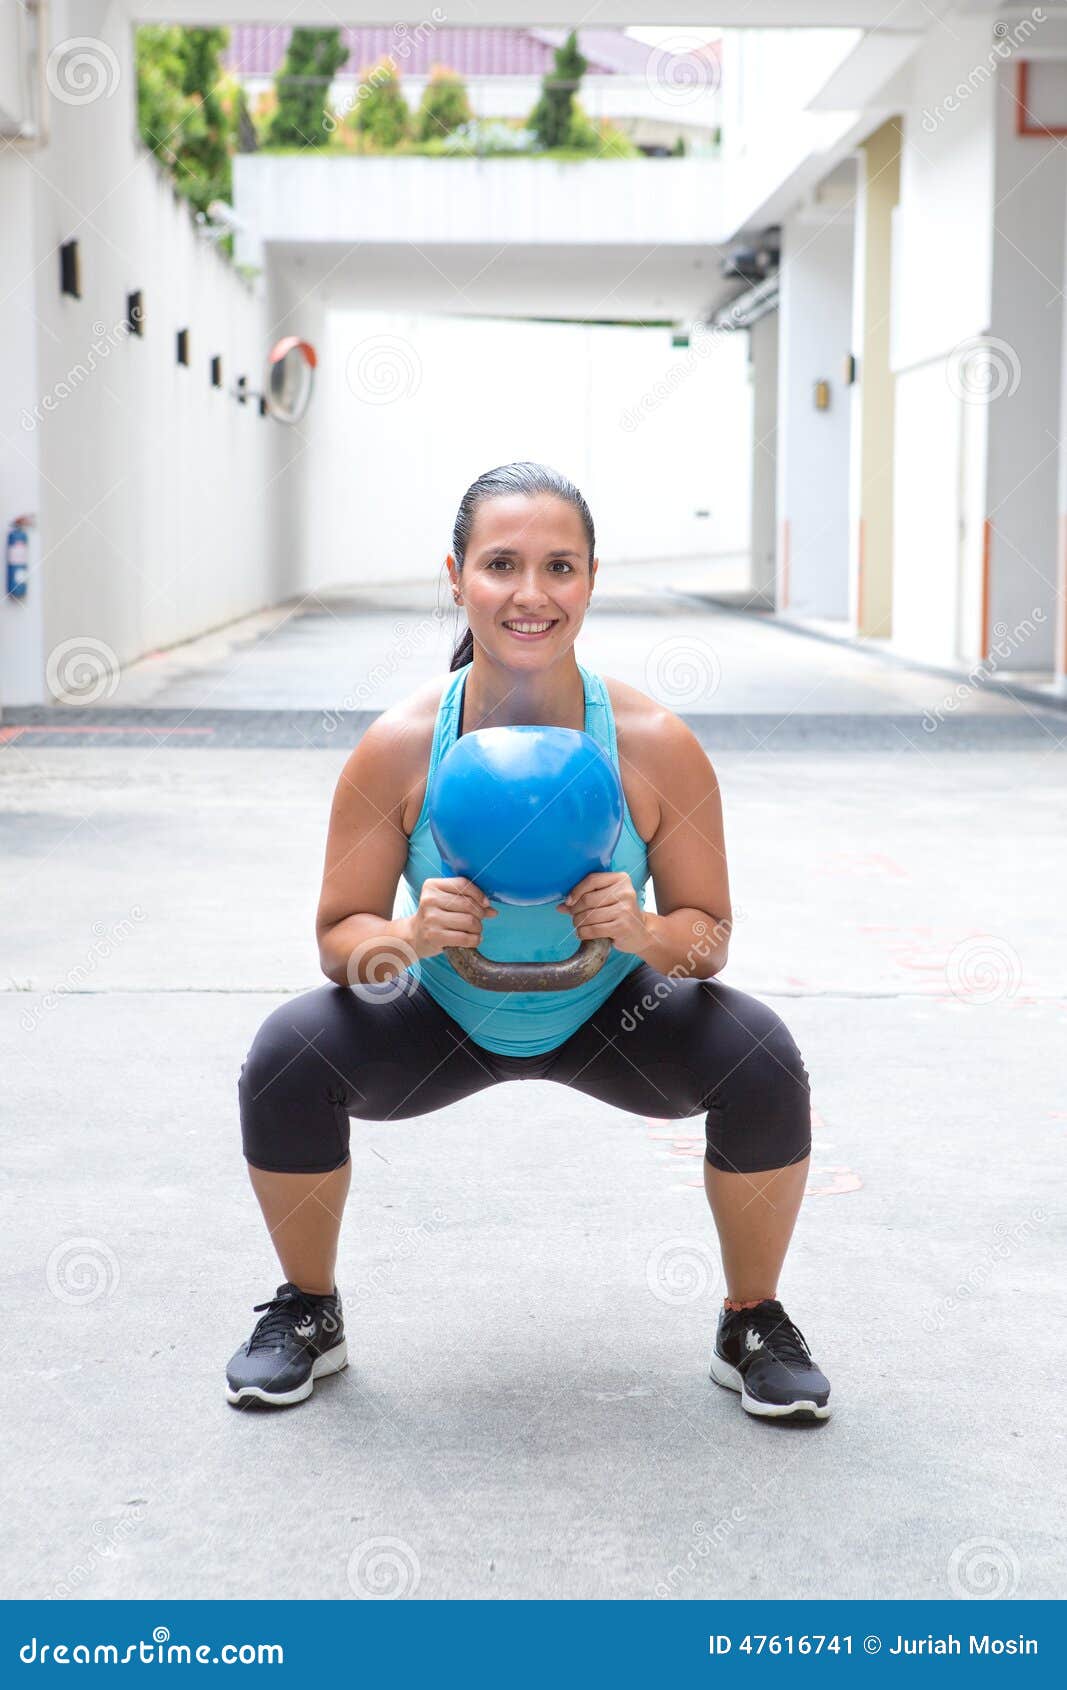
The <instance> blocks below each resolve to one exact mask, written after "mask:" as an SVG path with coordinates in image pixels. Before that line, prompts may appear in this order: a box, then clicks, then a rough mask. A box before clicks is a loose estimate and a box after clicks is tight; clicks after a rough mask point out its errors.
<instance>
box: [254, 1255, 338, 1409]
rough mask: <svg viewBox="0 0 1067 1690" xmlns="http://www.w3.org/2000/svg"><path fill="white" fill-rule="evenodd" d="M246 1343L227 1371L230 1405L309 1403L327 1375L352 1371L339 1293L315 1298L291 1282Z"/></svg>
mask: <svg viewBox="0 0 1067 1690" xmlns="http://www.w3.org/2000/svg"><path fill="white" fill-rule="evenodd" d="M255 1309H256V1313H257V1314H258V1313H259V1311H260V1309H266V1311H267V1312H266V1314H265V1315H264V1316H263V1318H262V1320H259V1321H257V1322H256V1326H255V1329H254V1331H253V1333H252V1336H251V1338H249V1340H248V1342H247V1343H246V1344H242V1345H241V1348H240V1349H239V1350H238V1351H237V1353H236V1355H235V1356H233V1357H232V1358H231V1361H230V1365H229V1366H228V1367H227V1369H226V1400H227V1402H232V1403H237V1404H238V1405H241V1404H244V1403H247V1402H265V1403H273V1404H274V1405H276V1406H277V1407H285V1406H286V1404H288V1403H292V1402H303V1400H304V1398H305V1397H309V1396H310V1395H311V1393H312V1391H313V1390H314V1387H315V1380H316V1379H320V1378H321V1377H322V1375H323V1374H324V1373H339V1372H340V1371H341V1369H342V1367H347V1366H348V1346H347V1345H346V1343H345V1327H344V1320H343V1318H342V1314H341V1299H340V1297H339V1296H338V1294H337V1291H336V1288H335V1289H334V1292H333V1294H332V1296H329V1297H315V1296H312V1295H311V1294H310V1293H309V1292H307V1291H301V1289H300V1287H299V1286H298V1285H293V1284H291V1283H290V1282H289V1281H288V1280H286V1282H285V1284H284V1285H279V1287H278V1290H277V1294H276V1295H275V1296H274V1297H272V1298H271V1300H270V1302H269V1303H257V1304H256V1305H255Z"/></svg>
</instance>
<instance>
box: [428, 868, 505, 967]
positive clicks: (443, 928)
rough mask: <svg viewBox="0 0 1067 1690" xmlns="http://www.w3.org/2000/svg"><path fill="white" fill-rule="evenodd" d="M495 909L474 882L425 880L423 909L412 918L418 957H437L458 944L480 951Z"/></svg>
mask: <svg viewBox="0 0 1067 1690" xmlns="http://www.w3.org/2000/svg"><path fill="white" fill-rule="evenodd" d="M497 914H499V911H497V910H495V909H494V908H493V906H492V904H491V903H490V902H489V899H488V898H487V897H486V895H485V893H484V892H483V891H482V890H481V888H480V887H478V886H475V884H474V881H473V880H467V879H465V878H463V877H462V876H459V877H457V878H455V879H451V880H424V881H423V883H422V889H421V891H420V893H419V907H418V909H417V910H416V911H415V914H414V915H413V916H412V917H411V945H412V948H413V950H414V952H415V955H416V956H417V957H420V958H421V957H430V956H437V955H438V954H439V953H440V952H441V951H443V950H446V949H448V948H450V947H451V946H453V945H455V946H457V947H458V948H459V949H462V950H477V948H478V946H479V945H480V944H481V939H482V921H483V919H485V918H486V917H487V916H491V915H492V916H495V915H497Z"/></svg>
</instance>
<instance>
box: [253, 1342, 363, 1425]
mask: <svg viewBox="0 0 1067 1690" xmlns="http://www.w3.org/2000/svg"><path fill="white" fill-rule="evenodd" d="M347 1366H348V1342H347V1339H346V1340H344V1341H343V1342H342V1343H340V1344H337V1345H336V1346H335V1347H334V1348H333V1349H332V1350H327V1351H326V1354H325V1355H321V1356H318V1357H317V1358H316V1360H315V1363H314V1366H313V1367H312V1369H311V1372H310V1373H309V1374H308V1376H307V1378H306V1379H305V1380H304V1383H303V1384H302V1385H298V1386H297V1387H296V1389H295V1390H294V1391H264V1390H261V1389H260V1387H259V1386H258V1385H243V1386H242V1387H241V1389H240V1390H239V1391H234V1390H231V1388H230V1386H229V1385H227V1386H226V1401H227V1402H232V1403H242V1402H265V1403H269V1404H270V1406H271V1407H272V1408H287V1407H288V1406H289V1404H290V1403H293V1402H303V1401H304V1398H305V1397H309V1396H310V1395H311V1393H312V1391H313V1390H314V1389H315V1381H316V1379H321V1378H322V1377H323V1375H324V1374H326V1373H340V1372H341V1369H342V1368H345V1367H347Z"/></svg>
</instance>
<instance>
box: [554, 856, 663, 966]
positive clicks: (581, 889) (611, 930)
mask: <svg viewBox="0 0 1067 1690" xmlns="http://www.w3.org/2000/svg"><path fill="white" fill-rule="evenodd" d="M556 908H557V909H558V910H564V911H565V912H566V913H567V914H568V915H569V916H570V917H571V919H572V920H573V922H574V926H575V930H576V932H577V934H578V937H579V939H610V940H611V942H612V944H613V945H615V947H616V949H618V950H620V951H631V952H632V953H633V954H634V955H635V956H640V955H641V951H642V949H643V947H644V946H645V945H646V944H647V943H648V926H647V923H646V920H645V912H644V910H643V909H642V908H641V906H640V904H639V903H638V901H637V893H636V891H635V890H634V883H633V881H632V880H631V879H630V876H629V875H628V874H609V873H608V872H607V871H606V870H605V871H602V872H597V873H595V874H587V875H586V877H585V879H584V880H579V882H578V884H577V886H572V887H571V889H570V891H569V892H568V894H567V896H566V898H565V899H564V901H563V903H562V904H557V905H556Z"/></svg>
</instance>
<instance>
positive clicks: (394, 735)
mask: <svg viewBox="0 0 1067 1690" xmlns="http://www.w3.org/2000/svg"><path fill="white" fill-rule="evenodd" d="M448 678H449V677H448V675H447V674H440V675H435V676H434V677H433V679H432V680H429V681H426V682H424V684H423V685H422V686H421V687H417V688H416V690H415V691H414V692H412V693H409V694H408V695H407V697H405V698H402V699H398V700H397V702H396V703H395V704H391V705H390V706H389V708H388V709H387V710H383V711H382V713H381V715H380V716H377V717H376V718H375V720H374V721H373V722H372V723H371V725H370V727H369V728H368V729H367V731H366V733H365V734H364V735H363V738H362V739H361V740H360V742H359V745H358V746H357V748H356V751H355V753H354V754H353V755H354V756H357V757H358V756H362V758H363V760H364V762H365V763H368V764H372V765H374V766H375V767H377V768H379V769H380V771H381V774H382V778H383V780H384V781H386V782H387V783H388V786H389V788H390V792H391V795H392V797H393V802H394V804H396V805H399V808H400V825H401V827H402V828H403V830H404V832H405V833H407V834H410V833H411V832H412V830H413V829H414V826H415V823H416V822H417V821H418V819H419V811H420V810H421V809H422V800H423V797H424V795H425V792H426V775H427V772H428V770H429V765H430V751H431V748H432V746H433V730H434V724H435V722H436V720H437V711H438V707H439V706H440V703H441V696H442V694H443V692H444V690H445V687H446V685H447V683H448ZM390 808H392V805H391V806H390Z"/></svg>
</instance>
